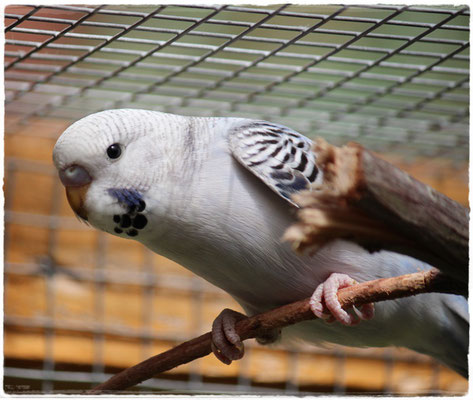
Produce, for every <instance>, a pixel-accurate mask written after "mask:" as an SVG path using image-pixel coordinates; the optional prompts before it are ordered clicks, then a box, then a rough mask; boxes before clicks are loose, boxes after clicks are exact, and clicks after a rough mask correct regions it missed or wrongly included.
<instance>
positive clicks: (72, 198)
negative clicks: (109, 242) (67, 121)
mask: <svg viewBox="0 0 473 400" xmlns="http://www.w3.org/2000/svg"><path fill="white" fill-rule="evenodd" d="M175 118H183V117H177V116H172V117H171V116H170V115H168V114H163V113H159V112H154V111H146V110H133V109H118V110H109V111H103V112H99V113H96V114H92V115H89V116H87V117H85V118H83V119H81V120H79V121H77V122H75V123H74V124H72V125H71V126H70V127H69V128H67V129H66V130H65V131H64V133H63V134H62V135H61V136H60V138H59V139H58V141H57V143H56V145H55V147H54V151H53V160H54V164H55V166H56V168H57V170H58V173H59V178H60V179H61V182H62V183H63V185H64V186H65V188H66V194H67V199H68V201H69V204H70V206H71V207H72V209H73V210H74V212H75V214H76V215H77V216H79V217H80V218H81V219H82V220H85V221H88V222H89V223H90V224H91V225H93V226H95V227H96V228H98V229H101V230H104V231H106V232H109V233H112V234H118V235H128V236H137V234H138V233H139V231H140V230H141V229H144V228H145V226H146V225H147V219H146V208H148V205H149V204H147V203H148V201H149V200H148V198H147V193H148V191H149V189H150V187H152V185H153V184H154V183H156V182H157V181H158V182H159V180H160V179H161V180H162V179H163V177H164V176H166V175H169V174H170V172H171V171H169V164H170V163H169V162H168V161H167V160H168V159H169V157H171V156H172V148H170V146H172V144H173V143H172V140H169V138H168V140H165V139H166V137H169V136H170V133H172V130H173V125H175V124H176V125H177V126H178V124H177V122H176V121H175ZM171 137H172V135H171Z"/></svg>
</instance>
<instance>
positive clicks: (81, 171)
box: [59, 164, 92, 221]
mask: <svg viewBox="0 0 473 400" xmlns="http://www.w3.org/2000/svg"><path fill="white" fill-rule="evenodd" d="M59 178H60V179H61V182H62V183H63V185H64V186H65V187H66V196H67V200H68V201H69V204H70V206H71V208H72V209H73V210H74V212H75V213H76V214H77V215H78V216H79V217H80V218H82V219H83V220H85V221H87V210H86V209H85V199H86V195H87V190H88V189H89V187H90V184H91V182H92V177H91V176H90V174H89V172H88V171H87V170H86V169H85V168H84V167H81V166H80V165H75V164H74V165H70V166H68V167H66V168H64V169H62V170H60V171H59Z"/></svg>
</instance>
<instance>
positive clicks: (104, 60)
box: [5, 5, 469, 159]
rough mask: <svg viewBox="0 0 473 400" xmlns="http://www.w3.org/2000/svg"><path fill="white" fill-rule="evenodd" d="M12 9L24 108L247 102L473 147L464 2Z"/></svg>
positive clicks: (9, 35) (401, 138)
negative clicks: (444, 4)
mask: <svg viewBox="0 0 473 400" xmlns="http://www.w3.org/2000/svg"><path fill="white" fill-rule="evenodd" d="M6 18H7V23H6V25H7V26H6V51H5V55H6V66H5V70H6V72H5V77H6V88H7V92H6V104H7V105H6V111H7V113H15V114H19V115H20V116H21V118H22V119H24V118H28V117H29V116H32V115H42V116H44V115H50V116H57V117H63V118H68V119H77V118H79V117H81V116H83V115H85V114H88V113H91V112H94V111H99V110H102V109H106V108H116V107H141V108H147V109H154V110H162V111H168V112H174V113H182V114H192V115H219V116H234V115H238V116H242V115H244V116H249V117H255V118H264V119H270V120H273V121H277V122H281V123H285V124H287V125H289V126H291V127H293V128H295V129H298V130H300V131H302V132H304V133H306V134H309V135H312V136H314V135H319V136H327V137H329V138H331V139H333V141H335V142H337V141H340V142H343V141H346V140H347V139H349V140H353V139H356V140H358V141H360V142H362V143H364V144H366V145H369V146H370V147H371V148H374V149H377V150H383V151H387V150H391V151H392V150H394V149H396V148H398V149H399V148H400V150H401V151H403V152H406V151H409V152H414V154H419V153H421V154H427V155H436V154H441V155H443V156H445V155H447V156H450V157H452V158H454V159H465V158H467V154H468V150H467V143H468V139H467V138H468V109H469V96H468V92H469V91H468V80H469V9H468V7H466V6H463V7H409V6H366V5H365V6H354V5H351V6H305V7H302V6H294V5H282V6H269V7H235V6H225V5H220V6H165V5H161V6H155V7H133V6H87V7H75V6H47V7H46V6H36V7H11V8H9V9H8V10H7V13H6ZM406 143H409V147H408V148H407V146H405V144H406Z"/></svg>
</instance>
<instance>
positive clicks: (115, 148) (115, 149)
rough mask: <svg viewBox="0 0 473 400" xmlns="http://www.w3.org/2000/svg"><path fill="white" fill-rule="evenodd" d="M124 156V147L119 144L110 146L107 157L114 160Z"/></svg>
mask: <svg viewBox="0 0 473 400" xmlns="http://www.w3.org/2000/svg"><path fill="white" fill-rule="evenodd" d="M121 154H122V147H121V146H120V145H119V144H118V143H114V144H112V145H110V146H109V147H108V149H107V156H109V157H110V158H112V159H115V158H118V157H120V156H121Z"/></svg>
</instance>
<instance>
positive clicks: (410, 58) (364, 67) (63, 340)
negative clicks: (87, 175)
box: [4, 5, 470, 394]
mask: <svg viewBox="0 0 473 400" xmlns="http://www.w3.org/2000/svg"><path fill="white" fill-rule="evenodd" d="M469 18H470V13H469V9H468V7H466V6H442V7H430V6H415V7H414V6H401V5H394V6H367V5H365V6H353V5H350V6H343V5H336V6H330V5H323V6H315V5H314V6H295V5H272V6H264V7H257V6H226V5H213V6H168V5H153V6H135V5H133V6H121V5H108V6H103V5H85V6H59V5H58V6H52V5H49V6H18V5H14V6H8V7H6V9H5V32H6V33H5V39H6V41H5V90H6V91H5V103H6V104H5V185H4V190H5V260H4V261H5V262H4V265H5V268H4V269H5V277H4V284H5V290H4V299H5V308H4V311H5V313H4V357H5V360H4V366H5V368H4V390H5V391H6V392H7V393H28V392H36V393H51V392H55V393H77V392H78V391H80V390H83V389H87V388H90V387H91V386H93V385H95V384H97V383H100V382H102V381H104V380H105V379H107V378H108V377H109V376H110V374H111V373H114V372H117V371H119V370H120V369H123V368H125V367H128V366H130V365H133V364H135V363H137V362H139V361H141V360H143V359H145V358H147V357H149V356H151V355H154V354H156V353H159V352H162V351H164V350H166V349H168V348H170V347H171V346H174V345H176V344H178V343H180V342H181V341H184V340H187V339H190V338H192V337H195V336H197V335H200V334H201V333H203V332H206V331H208V330H209V329H210V327H211V323H212V321H213V319H214V318H215V317H216V316H217V315H218V313H219V312H220V311H221V310H222V309H223V308H225V307H229V308H234V309H237V310H239V309H240V308H239V306H238V305H237V304H235V303H234V302H233V301H232V299H231V298H230V297H229V296H228V295H226V294H225V293H223V292H222V291H221V290H219V289H217V288H215V287H212V286H210V285H209V284H207V283H206V282H205V281H203V280H202V279H200V278H198V277H195V276H193V275H192V274H191V273H190V272H188V271H187V270H185V269H184V268H182V267H180V266H178V265H176V264H174V263H172V262H170V261H168V260H166V259H164V258H162V257H160V256H157V255H155V254H152V253H150V252H149V251H147V250H146V249H145V248H143V247H142V246H141V245H139V244H138V243H136V242H133V241H130V240H124V239H120V238H117V237H113V236H110V235H109V236H107V235H105V234H103V233H100V232H97V231H95V230H93V229H92V228H90V227H88V226H86V225H84V224H81V223H80V222H79V221H78V220H77V219H76V218H75V217H74V215H73V213H72V211H71V210H70V208H69V206H68V204H67V201H66V198H65V195H64V191H63V188H62V186H61V184H60V182H59V179H58V178H57V175H56V172H55V170H54V168H53V165H52V162H51V154H52V148H53V146H54V143H55V141H56V139H57V137H58V136H59V135H60V134H61V132H62V131H63V130H64V129H65V128H66V127H67V126H68V125H69V124H70V123H72V122H73V121H75V120H77V119H78V118H80V117H83V116H85V115H87V114H89V113H92V112H96V111H99V110H103V109H110V108H122V107H132V108H144V109H151V110H159V111H165V112H172V113H178V114H179V113H180V114H184V115H204V116H243V117H253V118H260V119H267V120H271V121H273V122H278V123H282V124H285V125H287V126H290V127H291V128H293V129H295V130H298V131H299V132H301V133H303V134H306V135H308V136H309V137H312V138H315V137H317V136H321V137H324V138H325V139H327V140H328V141H329V142H330V143H332V144H342V143H346V142H347V141H357V142H359V143H362V144H363V145H365V146H366V147H368V148H369V149H372V150H373V151H375V152H377V153H378V154H379V155H381V156H382V157H383V158H385V159H387V160H389V161H391V162H393V163H394V164H396V165H398V166H400V167H401V168H403V169H404V170H406V171H408V172H409V173H410V174H412V175H413V176H414V177H416V178H418V179H420V180H421V181H423V182H426V183H428V184H430V185H431V186H433V187H434V188H436V189H437V190H439V191H441V192H443V193H445V194H446V195H448V196H450V197H451V198H453V199H455V200H457V201H458V202H460V203H461V204H463V205H465V206H467V205H468V154H469V153H468V143H469V136H468V134H469V86H468V84H469ZM246 346H247V352H246V356H245V357H244V358H243V359H242V360H240V361H238V362H234V363H233V364H232V365H231V366H225V365H223V364H221V363H219V362H218V361H217V360H216V359H215V358H214V357H213V356H209V357H206V358H204V359H200V360H196V361H194V362H192V363H190V364H188V365H184V366H181V367H179V368H176V369H174V370H172V371H169V372H167V373H163V374H160V375H158V376H156V378H154V379H152V380H149V381H147V382H145V383H144V384H142V385H140V386H139V387H137V388H134V389H133V390H134V391H141V392H143V393H151V392H153V393H158V392H163V393H164V392H171V393H213V392H217V393H233V392H237V393H274V394H278V393H279V394H280V393H286V394H303V393H332V394H345V393H384V394H463V393H465V392H466V390H467V381H466V380H465V379H463V378H461V377H460V376H459V375H457V374H456V373H454V372H452V371H450V370H448V369H447V368H444V367H442V366H440V365H439V364H437V363H436V362H434V361H432V360H431V359H430V358H428V357H426V356H421V355H418V354H415V353H413V352H409V351H407V350H405V349H350V348H343V347H339V346H327V347H324V348H317V347H313V346H310V347H309V346H308V347H302V348H299V349H297V350H296V349H293V350H287V349H282V348H277V347H276V348H267V347H262V346H259V345H258V344H256V342H254V341H248V342H247V345H246Z"/></svg>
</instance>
